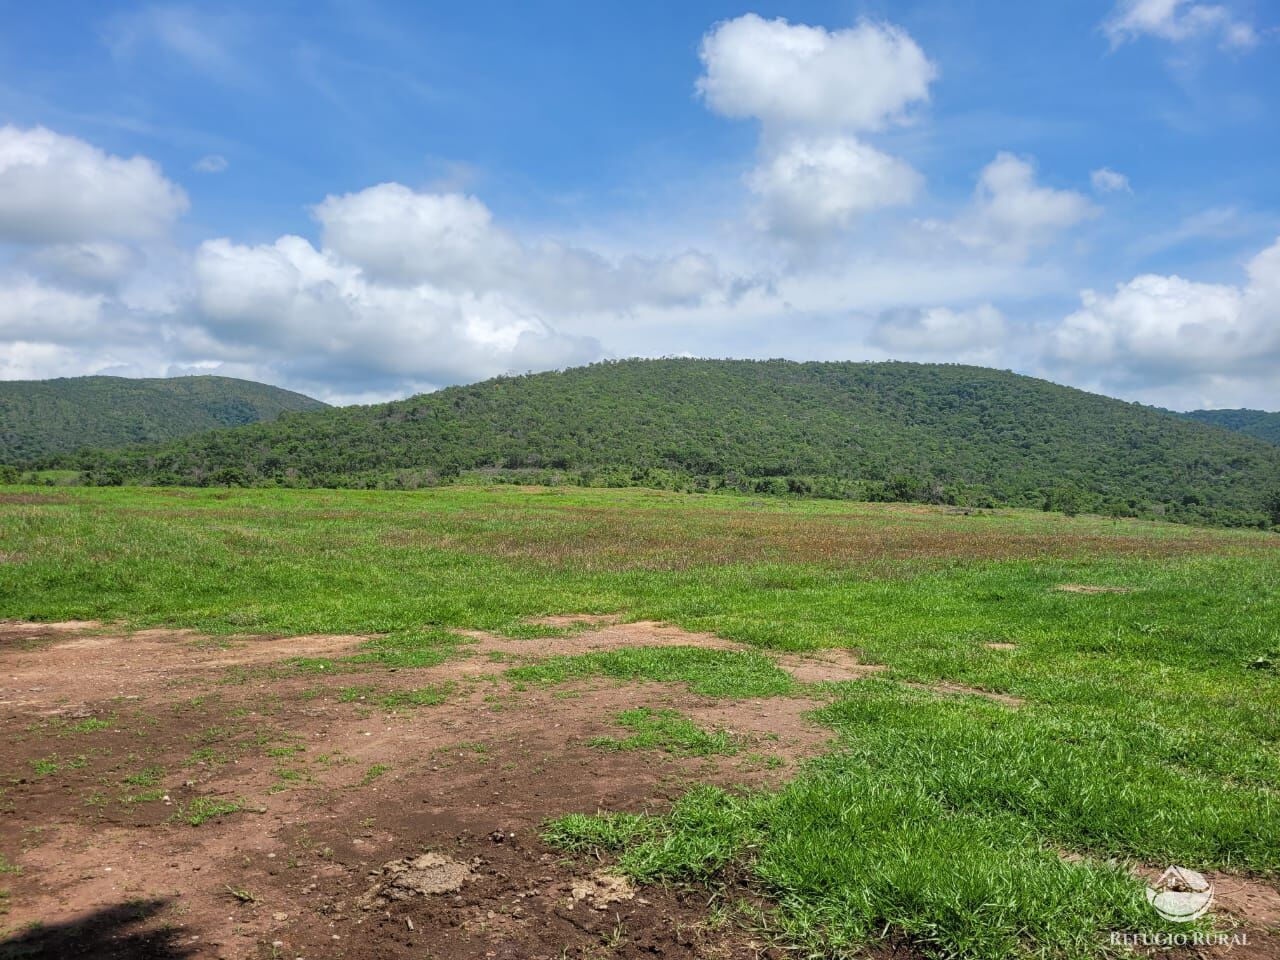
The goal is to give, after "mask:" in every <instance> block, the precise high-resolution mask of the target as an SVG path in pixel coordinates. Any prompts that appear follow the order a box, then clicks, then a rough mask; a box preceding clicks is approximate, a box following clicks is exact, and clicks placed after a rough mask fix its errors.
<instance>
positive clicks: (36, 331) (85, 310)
mask: <svg viewBox="0 0 1280 960" xmlns="http://www.w3.org/2000/svg"><path fill="white" fill-rule="evenodd" d="M102 307H103V298H102V296H101V295H99V294H83V293H77V292H75V291H70V290H62V289H59V288H58V287H53V286H49V285H47V284H43V283H41V282H40V281H38V280H36V279H34V278H32V277H29V276H23V275H18V276H16V277H12V278H9V279H8V280H7V281H5V282H3V283H0V340H22V341H45V340H51V339H64V338H65V339H79V338H80V337H82V336H84V335H86V334H90V333H92V332H93V330H94V328H95V326H96V325H97V323H98V321H99V319H100V318H101V315H102Z"/></svg>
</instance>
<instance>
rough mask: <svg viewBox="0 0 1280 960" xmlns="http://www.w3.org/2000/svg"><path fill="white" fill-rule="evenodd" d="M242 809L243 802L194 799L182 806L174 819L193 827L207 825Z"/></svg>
mask: <svg viewBox="0 0 1280 960" xmlns="http://www.w3.org/2000/svg"><path fill="white" fill-rule="evenodd" d="M243 809H244V801H243V800H226V799H220V798H218V797H196V798H195V799H194V800H192V801H190V802H189V803H185V804H183V805H182V806H181V807H179V808H178V812H177V813H176V814H174V818H175V819H177V820H180V821H182V822H183V823H186V824H188V825H190V826H193V827H198V826H200V825H201V824H204V823H208V822H209V821H210V820H213V819H215V818H217V817H223V816H226V815H228V814H232V813H238V812H240V811H241V810H243Z"/></svg>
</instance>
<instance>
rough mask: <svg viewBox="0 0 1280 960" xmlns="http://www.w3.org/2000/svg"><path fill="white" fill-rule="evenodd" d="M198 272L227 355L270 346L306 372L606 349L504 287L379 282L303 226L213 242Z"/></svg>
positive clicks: (570, 357) (500, 363) (435, 366)
mask: <svg viewBox="0 0 1280 960" xmlns="http://www.w3.org/2000/svg"><path fill="white" fill-rule="evenodd" d="M195 277H196V304H197V306H198V309H199V316H200V317H201V319H202V322H203V324H204V326H205V328H206V329H207V330H208V331H209V333H210V335H211V337H212V339H213V341H214V342H215V343H217V344H218V345H220V347H221V348H222V349H223V350H224V355H225V356H226V357H227V358H228V359H230V358H234V357H237V356H239V355H240V352H241V351H243V350H263V351H264V352H266V353H267V354H268V355H271V356H275V357H277V358H282V359H281V363H282V365H283V366H285V367H289V368H292V369H293V370H294V371H295V373H299V374H301V375H303V376H316V375H319V373H320V372H321V371H328V370H329V368H330V367H331V366H339V365H340V366H341V367H343V368H344V371H343V374H342V376H343V377H350V376H351V375H352V374H359V375H361V376H364V377H366V378H370V379H374V380H379V379H381V380H388V379H392V380H394V379H408V380H413V381H416V382H429V383H436V384H441V383H450V382H456V381H457V380H462V379H472V378H477V377H483V376H491V375H494V374H497V373H502V372H506V371H509V370H523V369H531V368H535V367H536V368H543V369H545V368H546V367H548V366H564V365H568V364H573V363H582V362H586V361H589V360H593V359H596V358H598V357H599V356H600V353H601V349H600V345H599V343H598V342H596V341H594V340H593V339H591V338H583V337H573V336H568V335H565V334H562V333H560V332H558V331H557V330H555V329H554V328H552V327H551V326H550V325H549V324H547V323H546V322H544V321H543V320H542V319H541V318H540V317H538V316H537V315H536V314H534V313H532V312H530V311H529V310H528V309H527V308H525V307H524V306H523V305H521V304H520V303H518V302H515V301H513V300H511V299H510V298H508V297H505V296H503V295H501V294H497V293H478V292H475V291H466V292H462V293H454V292H450V291H446V290H442V289H440V288H438V287H434V286H431V285H428V284H419V285H413V286H405V285H387V284H379V283H377V282H376V281H374V280H371V279H370V278H369V277H367V276H366V275H365V274H364V273H363V272H362V271H361V269H360V268H359V267H358V266H356V265H354V264H352V263H350V262H347V261H345V260H343V259H342V258H341V257H340V256H339V255H337V254H335V253H334V252H332V251H327V250H317V249H316V248H314V247H313V246H312V245H311V244H310V243H309V242H308V241H307V240H305V239H303V238H301V237H294V236H286V237H281V238H280V239H279V240H277V241H276V242H275V243H274V244H269V245H259V246H245V245H241V244H235V243H232V242H230V241H228V240H213V241H209V242H206V243H204V244H203V245H201V247H200V249H199V250H198V251H197V254H196V260H195ZM284 358H294V359H284Z"/></svg>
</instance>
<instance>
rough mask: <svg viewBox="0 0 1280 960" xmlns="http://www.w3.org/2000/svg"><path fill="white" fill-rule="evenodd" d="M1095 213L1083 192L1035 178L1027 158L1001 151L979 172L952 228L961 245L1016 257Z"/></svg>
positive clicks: (1096, 211) (1094, 208)
mask: <svg viewBox="0 0 1280 960" xmlns="http://www.w3.org/2000/svg"><path fill="white" fill-rule="evenodd" d="M1097 214H1098V210H1097V208H1096V207H1095V206H1094V205H1093V204H1092V203H1090V202H1089V200H1088V199H1086V198H1085V197H1084V196H1083V195H1081V194H1079V193H1076V192H1075V191H1072V190H1057V189H1054V188H1053V187H1046V186H1042V185H1041V184H1038V183H1036V171H1035V167H1034V166H1033V165H1032V163H1031V161H1029V160H1026V159H1024V158H1022V157H1017V156H1014V155H1013V154H1011V153H1000V154H998V155H997V156H996V158H995V159H994V160H992V161H991V163H989V164H987V166H986V167H984V168H983V170H982V172H981V174H979V176H978V185H977V188H976V190H975V191H974V199H973V204H972V206H971V208H970V210H969V211H968V212H967V213H966V214H964V215H963V216H962V217H961V218H960V219H959V220H958V221H957V223H956V224H955V230H956V234H957V236H958V237H959V239H960V241H961V242H962V243H964V244H965V245H966V246H970V247H979V248H985V249H989V250H992V251H994V252H997V253H1000V254H1002V255H1006V256H1011V257H1015V258H1020V257H1025V256H1026V255H1027V254H1028V253H1029V252H1030V251H1031V250H1032V249H1034V248H1035V247H1039V246H1044V245H1046V244H1048V243H1050V242H1052V241H1053V240H1054V239H1055V238H1056V237H1057V236H1058V234H1059V233H1061V232H1062V231H1063V230H1066V229H1067V228H1069V227H1073V226H1075V225H1076V224H1078V223H1081V222H1082V221H1084V220H1088V219H1090V218H1091V217H1095V216H1097Z"/></svg>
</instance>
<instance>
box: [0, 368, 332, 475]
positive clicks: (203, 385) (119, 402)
mask: <svg viewBox="0 0 1280 960" xmlns="http://www.w3.org/2000/svg"><path fill="white" fill-rule="evenodd" d="M324 407H325V404H323V403H321V402H320V401H319V400H312V399H311V398H310V397H304V396H303V395H302V394H300V393H292V392H290V391H288V390H281V389H280V388H279V387H271V386H267V385H266V384H263V383H254V382H252V381H250V380H234V379H232V378H230V377H173V378H171V379H155V380H134V379H129V378H126V377H70V378H62V379H58V380H7V381H0V463H9V464H26V463H32V462H35V461H39V460H44V459H47V458H49V457H51V456H54V455H57V454H62V453H69V452H71V451H74V450H79V449H81V448H82V447H99V448H107V447H122V446H127V445H129V444H138V443H163V442H165V441H168V440H174V439H177V438H178V437H184V436H187V435H188V434H192V433H200V432H203V431H205V430H212V429H215V428H218V427H236V426H241V425H243V424H246V423H257V422H259V421H264V420H274V419H275V418H276V417H278V416H279V415H280V414H282V413H284V412H286V411H291V410H318V409H323V408H324Z"/></svg>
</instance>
